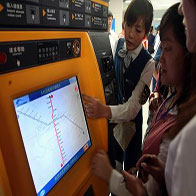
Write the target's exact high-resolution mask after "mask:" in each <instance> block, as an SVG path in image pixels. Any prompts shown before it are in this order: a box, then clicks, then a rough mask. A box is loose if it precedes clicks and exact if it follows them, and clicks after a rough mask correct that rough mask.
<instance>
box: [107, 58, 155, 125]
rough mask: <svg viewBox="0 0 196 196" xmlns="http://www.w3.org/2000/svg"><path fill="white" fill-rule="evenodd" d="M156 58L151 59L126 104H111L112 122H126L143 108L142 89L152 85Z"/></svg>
mask: <svg viewBox="0 0 196 196" xmlns="http://www.w3.org/2000/svg"><path fill="white" fill-rule="evenodd" d="M154 64H155V63H154V60H153V59H150V60H149V61H148V63H147V64H146V66H145V68H144V70H143V72H142V74H141V77H140V80H139V82H138V84H137V85H136V87H135V89H134V90H133V92H132V96H131V97H130V98H129V99H128V101H127V102H126V103H124V104H120V105H117V106H110V109H111V121H112V122H117V123H118V122H125V121H130V120H132V119H134V118H135V117H136V116H137V114H138V112H139V111H140V109H141V104H140V103H139V100H140V97H141V94H142V91H143V89H144V86H145V85H148V86H150V83H151V79H152V74H153V71H154Z"/></svg>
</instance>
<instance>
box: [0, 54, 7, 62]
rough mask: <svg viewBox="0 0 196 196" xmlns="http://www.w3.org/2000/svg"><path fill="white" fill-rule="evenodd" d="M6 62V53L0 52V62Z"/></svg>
mask: <svg viewBox="0 0 196 196" xmlns="http://www.w3.org/2000/svg"><path fill="white" fill-rule="evenodd" d="M6 62H7V55H6V54H5V53H4V52H0V64H5V63H6Z"/></svg>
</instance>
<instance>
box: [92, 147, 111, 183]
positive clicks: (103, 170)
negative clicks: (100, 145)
mask: <svg viewBox="0 0 196 196" xmlns="http://www.w3.org/2000/svg"><path fill="white" fill-rule="evenodd" d="M92 170H93V173H94V174H95V175H96V176H99V177H100V178H102V179H103V180H105V181H106V182H107V183H109V181H110V176H111V174H112V170H113V168H112V166H111V165H110V161H109V159H108V156H107V154H106V153H105V151H104V150H99V151H97V153H96V155H95V156H94V157H93V160H92Z"/></svg>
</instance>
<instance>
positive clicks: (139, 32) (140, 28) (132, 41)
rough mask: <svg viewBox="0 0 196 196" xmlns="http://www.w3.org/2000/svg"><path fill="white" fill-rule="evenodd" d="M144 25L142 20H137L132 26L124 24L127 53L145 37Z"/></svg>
mask: <svg viewBox="0 0 196 196" xmlns="http://www.w3.org/2000/svg"><path fill="white" fill-rule="evenodd" d="M145 35H146V34H145V24H144V21H143V19H140V18H139V19H138V20H137V21H136V22H135V23H134V24H133V25H128V24H127V23H126V22H125V41H126V47H127V50H128V51H131V50H134V49H136V48H137V47H138V46H139V45H140V44H141V43H142V40H143V39H144V37H145Z"/></svg>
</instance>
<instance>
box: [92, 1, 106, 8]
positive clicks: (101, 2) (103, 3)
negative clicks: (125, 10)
mask: <svg viewBox="0 0 196 196" xmlns="http://www.w3.org/2000/svg"><path fill="white" fill-rule="evenodd" d="M91 1H92V2H95V3H99V4H101V5H104V6H107V7H108V3H107V2H105V1H101V0H91Z"/></svg>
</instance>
